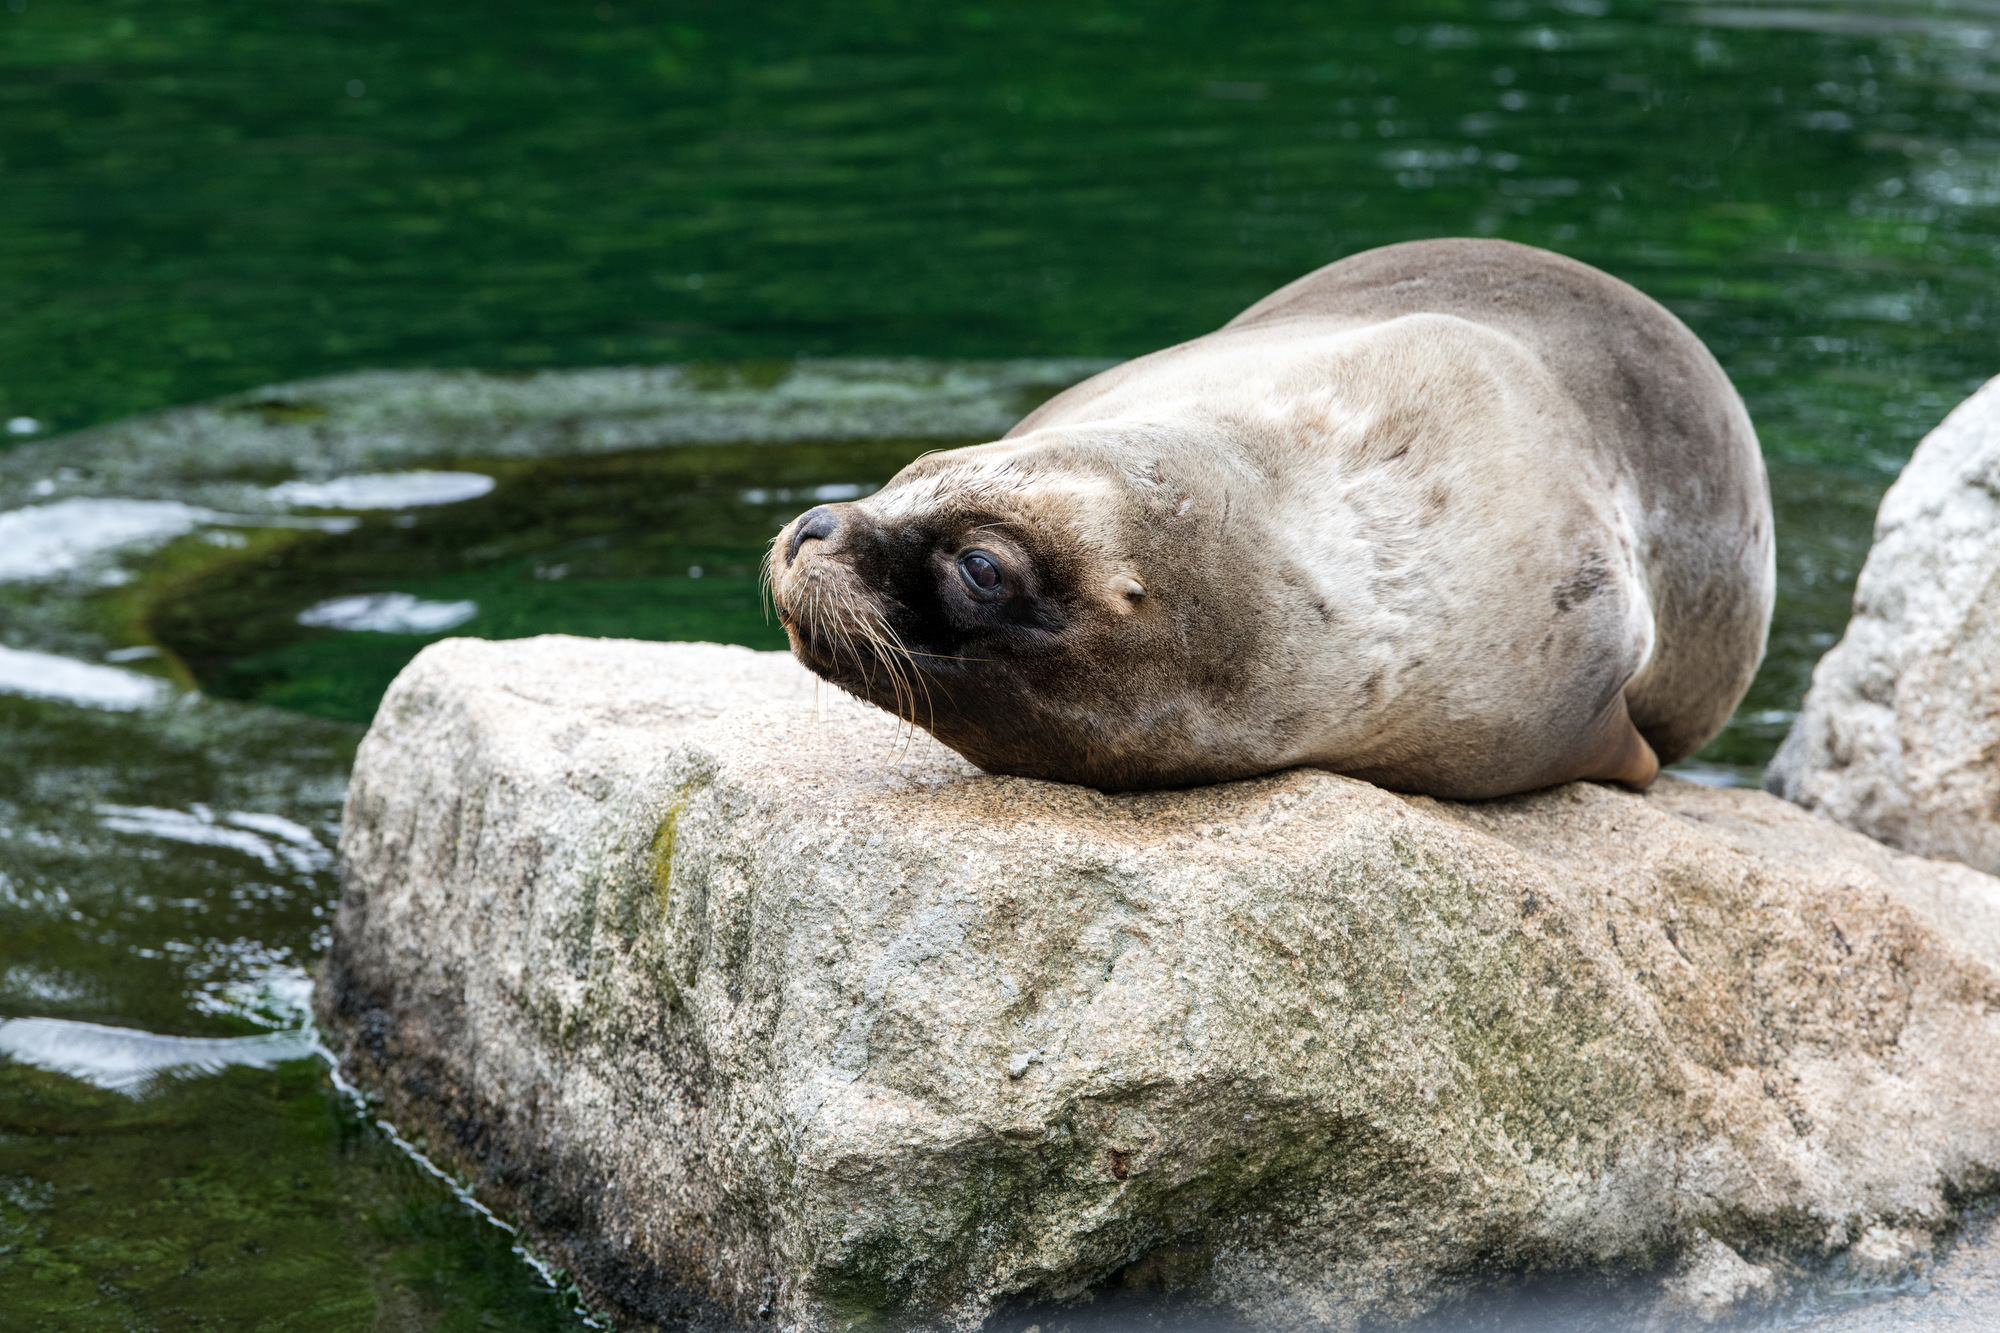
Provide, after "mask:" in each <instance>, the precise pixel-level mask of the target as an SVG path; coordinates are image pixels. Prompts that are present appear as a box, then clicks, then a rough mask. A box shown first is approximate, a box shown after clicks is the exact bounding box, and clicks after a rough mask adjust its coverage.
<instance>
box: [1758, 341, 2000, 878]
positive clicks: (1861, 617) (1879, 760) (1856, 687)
mask: <svg viewBox="0 0 2000 1333" xmlns="http://www.w3.org/2000/svg"><path fill="white" fill-rule="evenodd" d="M1765 785H1766V786H1767V787H1769V788H1770V790H1772V791H1774V792H1776V793H1778V794H1779V795H1781V796H1783V797H1785V798H1786V799H1787V800H1791V801H1796V802H1797V803H1799V804H1800V805H1802V806H1804V807H1806V808H1807V809H1808V810H1813V811H1816V812H1818V813H1819V814H1823V815H1825V816H1827V817H1828V818H1830V819H1833V820H1836V821H1838V822H1839V823H1842V824H1845V825H1847V826H1848V827H1849V828H1853V829H1859V830H1860V831H1861V832H1863V833H1866V834H1868V835H1870V836H1871V837H1875V838H1879V839H1881V840H1882V841H1884V842H1887V843H1889V844H1891V845H1893V846H1896V847H1900V848H1902V849H1904V850H1906V851H1911V852H1916V853H1919V854H1921V855H1924V856H1938V857H1950V858H1952V859H1954V860H1958V861H1963V862H1965V863H1966V864H1967V865H1970V866H1975V867H1977V868H1979V869H1981V870H1986V871H2000V380H1994V381H1991V382H1989V383H1988V384H1987V385H1986V387H1985V388H1983V389H1981V390H1980V391H1979V392H1978V393H1976V394H1974V395H1973V396H1972V397H1971V398H1969V399H1967V400H1966V401H1965V402H1963V403H1961V404H1960V405H1959V406H1958V408H1957V409H1956V410H1955V411H1953V412H1952V414H1951V415H1950V416H1948V417H1946V418H1945V420H1944V422H1943V424H1941V425H1940V426H1938V428H1937V429H1936V430H1934V431H1932V432H1931V433H1930V434H1929V435H1927V436H1925V437H1924V441H1923V443H1922V444H1920V445H1918V446H1917V451H1916V453H1915V454H1914V455H1912V456H1911V458H1910V462H1909V465H1908V466H1907V467H1906V468H1904V469H1903V475H1902V476H1901V477H1900V478H1898V479H1897V481H1896V484H1895V485H1894V486H1892V487H1890V488H1889V493H1888V494H1887V495H1886V496H1884V497H1883V499H1882V508H1881V510H1880V512H1879V513H1878V515H1877V516H1876V520H1875V544H1874V546H1873V547H1872V548H1871V549H1870V551H1869V553H1868V563H1867V564H1866V565H1865V566H1864V567H1863V568H1862V571H1861V579H1860V582H1859V583H1858V584H1857V585H1856V587H1855V593H1854V619H1853V621H1852V622H1850V623H1849V625H1848V627H1847V633H1846V635H1845V637H1843V638H1842V639H1841V641H1840V643H1839V644H1838V645H1836V646H1835V647H1834V648H1833V650H1832V651H1831V652H1829V653H1827V655H1826V656H1825V657H1824V658H1822V659H1821V660H1820V663H1819V665H1818V667H1816V668H1815V669H1814V671H1813V683H1812V689H1811V691H1810V692H1808V694H1807V695H1806V700H1805V704H1804V707H1803V709H1802V710H1801V712H1800V715H1799V719H1798V722H1797V723H1796V724H1795V725H1794V726H1793V728H1792V731H1791V734H1790V735H1789V736H1787V737H1786V739H1785V743H1784V746H1783V747H1782V748H1781V749H1780V750H1779V752H1778V755H1777V757H1776V758H1775V759H1774V760H1773V761H1772V763H1771V767H1770V770H1769V772H1768V774H1767V776H1766V779H1765Z"/></svg>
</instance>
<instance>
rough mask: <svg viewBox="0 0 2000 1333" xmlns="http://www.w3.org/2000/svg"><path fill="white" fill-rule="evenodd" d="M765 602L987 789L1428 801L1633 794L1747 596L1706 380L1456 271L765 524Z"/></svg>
mask: <svg viewBox="0 0 2000 1333" xmlns="http://www.w3.org/2000/svg"><path fill="white" fill-rule="evenodd" d="M771 575H772V589H773V597H774V600H775V602H776V604H777V606H778V609H779V614H780V617H781V620H782V622H783V624H784V626H785V628H786V631H787V633H788V635H789V636H790V637H791V640H792V644H793V648H794V651H795V652H796V653H797V654H798V655H799V657H800V659H801V660H802V661H804V662H805V663H806V664H807V665H808V666H810V667H811V668H812V669H813V670H815V671H817V672H819V673H820V674H821V675H822V676H824V677H826V678H827V679H829V680H831V681H833V682H835V683H836V684H838V685H840V686H841V687H843V688H845V689H848V690H851V691H853V692H854V693H856V694H859V695H861V696H862V697H864V698H868V699H870V700H872V701H874V702H876V703H878V704H881V705H882V706H883V707H885V708H890V709H892V710H894V711H896V712H897V713H899V714H900V715H901V716H904V717H906V718H908V719H910V720H911V721H913V722H915V723H917V724H918V725H921V726H924V727H926V728H928V729H929V730H931V731H932V732H933V733H934V734H936V735H937V736H938V738H939V739H940V740H942V741H944V742H945V743H946V744H947V745H950V746H952V747H953V748H955V749H957V750H959V751H960V752H961V753H963V754H965V755H966V756H967V757H968V758H970V759H971V760H973V762H975V763H977V764H979V765H980V766H982V767H984V768H987V769H989V770H990V771H994V772H1002V773H1013V774H1019V775H1023V776H1030V777H1040V778H1050V779H1057V780H1063V781H1073V782H1083V783H1088V784H1090V785H1094V786H1098V787H1103V788H1109V789H1120V788H1133V787H1156V786H1174V785H1187V784H1192V783H1197V782H1207V781H1218V780H1222V779H1225V778H1232V777H1240V776H1246V775H1249V774H1254V773H1261V772H1267V771H1270V770H1273V769H1277V768H1283V767H1286V766H1289V765H1294V764H1302V763H1306V764H1317V765H1321V766H1324V767H1328V768H1332V769H1335V770H1336V771H1340V772H1345V773H1350V774H1354V775H1356V776H1360V777H1364V778H1367V779H1369V780H1371V781H1375V782H1379V783H1382V784H1383V785H1386V786H1391V787H1395V788H1399V789H1402V790H1410V791H1422V792H1428V793H1431V794H1433V795H1440V796H1454V797H1480V796H1493V795H1499V794H1503V793H1506V792H1510V791H1521V790H1527V789H1530V788H1533V787H1539V786H1545V785H1548V784H1550V783H1554V782H1560V781H1566V780H1570V779H1573V778H1580V777H1598V778H1607V779H1613V780H1618V781H1625V782H1630V783H1633V784H1635V785H1643V784H1644V783H1645V782H1647V781H1650V779H1651V776H1652V773H1653V772H1654V771H1655V770H1656V768H1657V763H1658V762H1660V761H1665V762H1671V761H1672V760H1673V759H1676V758H1679V757H1681V756H1684V755H1686V754H1688V753H1691V752H1692V750H1693V749H1695V748H1697V747H1698V746H1699V745H1700V744H1702V743H1703V742H1705V741H1706V740H1707V738H1708V737H1709V736H1711V735H1713V734H1714V732H1715V731H1716V730H1717V729H1719V728H1720V726H1721V724H1722V722H1723V721H1724V720H1725V719H1726V718H1727V716H1728V714H1729V712H1730V710H1731V709H1732V708H1733V707H1734V705H1735V703H1736V701H1737V699H1739V698H1740V697H1741V695H1742V693H1743V691H1744V689H1745V688H1747V686H1748V684H1749V680H1750V676H1751V674H1752V673H1753V672H1754V670H1755V668H1756V664H1757V661H1758V659H1759V658H1760V656H1761V654H1762V650H1763V642H1764V633H1765V626H1766V625H1767V623H1768V618H1769V612H1770V604H1771V596H1772V585H1773V582H1774V578H1773V568H1772V552H1771V542H1770V515H1769V500H1768V496H1767V494H1766V490H1765V483H1764V476H1763V467H1762V463H1761V460H1760V458H1759V457H1758V454H1757V448H1756V439H1755V436H1754V434H1753V433H1752V431H1751V429H1750V423H1749V419H1748V417H1747V415H1746V414H1745V413H1744V412H1743V409H1742V404H1741V402H1740V401H1739V400H1738V399H1737V397H1736V395H1735V392H1734V390H1733V389H1732V388H1731V387H1730V385H1729V383H1728V380H1727V379H1726V378H1725V377H1724V376H1723V374H1722V372H1721V370H1720V368H1719V367H1717V366H1716V365H1715V363H1714V360H1713V358H1712V357H1710V356H1709V355H1708V353H1707V351H1706V350H1705V349H1704V348H1702V346H1701V345H1700V343H1699V342H1698V341H1696V340H1695V338H1694V337H1693V335H1692V334H1690V333H1689V332H1688V331H1687V330H1686V329H1685V328H1684V327H1683V326H1681V325H1680V323H1679V322H1678V321H1677V320H1675V319H1674V318H1673V316H1672V315H1670V314H1668V313H1667V312H1666V311H1665V310H1664V309H1662V308H1660V307H1659V306H1658V305H1657V304H1655V303H1653V302H1652V301H1650V300H1648V299H1647V298H1646V297H1644V296H1642V295H1641V294H1639V293H1638V292H1636V291H1635V290H1633V289H1632V288H1630V287H1627V286H1625V285H1624V284H1622V283H1619V282H1617V281H1616V280H1615V279H1612V278H1610V277H1608V276H1606V275H1604V274H1602V273H1599V272H1597V271H1596V270H1594V269H1590V268H1587V267H1586V266H1584V265H1580V264H1576V263H1575V262H1573V261H1570V260H1566V259H1562V258H1561V257H1559V256H1555V255H1550V254H1547V253H1545V252H1542V251H1536V250H1531V249H1529V248H1527V247H1524V246H1515V245H1511V244H1507V243H1503V242H1488V241H1439V242H1421V243H1416V244H1412V245H1405V246H1393V247H1389V248H1388V249H1386V250H1381V251H1372V252H1369V253H1367V254H1364V255H1357V256H1355V257H1354V258H1352V259H1349V260H1344V261H1342V262H1341V263H1339V264H1335V265H1331V266H1329V267H1328V268H1325V269H1322V270H1320V271H1319V272H1317V273H1315V274H1312V275H1309V276H1308V277H1306V278H1304V279H1301V280H1300V281H1299V282H1297V283H1294V284H1292V285H1291V286H1290V287H1287V288H1285V289H1283V290H1282V291H1280V292H1278V293H1276V294H1274V295H1273V296H1272V297H1270V298H1267V299H1266V300H1265V301H1263V302H1259V303H1258V304H1257V305H1256V306H1253V307H1252V308H1251V309H1250V310H1249V311H1246V312H1245V314H1244V315H1242V316H1239V317H1238V318H1237V319H1236V320H1234V321H1232V322H1231V323H1230V324H1229V325H1227V326H1225V327H1224V328H1223V329H1220V330H1218V331H1217V332H1215V333H1213V334H1210V335H1208V336H1207V337H1205V338H1199V339H1196V340H1194V341H1193V342H1190V343H1183V344H1181V345H1179V346H1177V347H1172V348H1168V349H1166V350H1165V351H1162V352H1158V353H1154V354H1153V355H1151V356H1148V357H1141V358H1139V359H1138V360H1136V361H1133V362H1129V363H1127V364H1125V365H1123V366H1120V367H1117V368H1115V369H1113V370H1111V371H1108V372H1106V373H1105V374H1103V375H1100V376H1097V377H1095V378H1094V379H1092V380H1088V381H1085V382H1084V383H1083V384H1080V385H1078V386H1076V387H1075V388H1073V389H1071V390H1069V391H1067V392H1066V393H1064V394H1061V395H1058V396H1057V397H1056V398H1055V399H1053V400H1051V401H1050V402H1049V403H1047V404H1045V405H1044V406H1043V407H1041V408H1040V409H1038V410H1037V411H1036V412H1034V413H1033V414H1031V415H1030V416H1029V417H1028V418H1027V419H1026V420H1025V421H1023V422H1022V423H1021V424H1020V425H1019V426H1017V427H1016V428H1015V430H1014V431H1013V432H1012V433H1010V435H1009V436H1008V437H1007V438H1006V439H1004V440H1001V441H998V442H995V443H993V444H988V445H979V446H974V447H971V448H965V449H955V450H950V451H946V452H942V453H937V454H932V455H928V456H926V457H924V458H921V459H919V460H917V461H916V462H914V463H912V464H911V465H910V466H909V467H907V468H905V469H904V470H903V471H902V472H901V473H899V474H898V475H897V476H896V478H894V479H893V480H892V481H891V482H890V483H889V485H887V486H885V487H884V488H883V489H882V490H881V491H879V492H877V493H876V494H875V495H873V496H870V497H868V498H867V499H865V500H861V501H856V502H853V503H851V504H842V505H829V506H821V507H819V508H816V509H814V510H812V511H810V512H809V513H808V514H806V515H802V516H801V517H800V518H799V519H797V520H795V521H794V522H793V524H791V525H788V527H787V529H786V531H785V532H782V533H780V534H779V537H778V540H777V542H776V543H774V545H773V548H772V557H771Z"/></svg>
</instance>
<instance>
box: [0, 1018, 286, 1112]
mask: <svg viewBox="0 0 2000 1333" xmlns="http://www.w3.org/2000/svg"><path fill="white" fill-rule="evenodd" d="M314 1053H315V1047H314V1043H313V1040H312V1038H311V1037H310V1036H308V1035H307V1034H305V1033H304V1032H300V1031H297V1030H293V1031H290V1032H271V1033H266V1034H265V1035H263V1036H259V1037H161V1036H156V1035H155V1034H153V1033H150V1032H134V1031H132V1030H131V1029H130V1028H113V1027H105V1026H104V1025H103V1024H101V1023H76V1022H70V1021H67V1020H65V1019H60V1018H13V1019H7V1020H4V1021H0V1055H5V1056H7V1057H9V1058H10V1059H13V1060H17V1061H19V1062H20V1063H22V1064H24V1065H33V1066H34V1067H35V1068H37V1069H46V1070H49V1071H51V1072H53V1073H57V1074H67V1075H69V1076H70V1077H71V1078H76V1079H82V1080H83V1081H84V1082H86V1083H91V1084H94V1085H96V1086H97V1087H100V1088H106V1089H109V1090H110V1091H112V1092H122V1093H126V1094H128V1095H131V1096H137V1095H139V1093H140V1092H141V1091H143V1090H144V1089H145V1088H146V1086H147V1085H149V1084H151V1083H153V1082H154V1081H155V1080H157V1079H159V1078H160V1077H161V1076H162V1075H165V1074H214V1073H219V1072H221V1071H222V1070H224V1069H228V1068H230V1067H231V1066H233V1065H243V1066H247V1067H249V1068H251V1069H270V1068H272V1067H273V1066H275V1065H281V1064H284V1063H285V1062H286V1061H288V1060H305V1059H309V1058H311V1057H312V1056H313V1054H314Z"/></svg>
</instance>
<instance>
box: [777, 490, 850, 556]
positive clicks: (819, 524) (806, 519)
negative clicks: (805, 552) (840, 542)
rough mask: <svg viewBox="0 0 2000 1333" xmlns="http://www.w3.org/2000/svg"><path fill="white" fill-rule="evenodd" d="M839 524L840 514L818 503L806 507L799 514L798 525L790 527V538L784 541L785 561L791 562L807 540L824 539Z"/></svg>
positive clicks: (832, 532) (830, 534)
mask: <svg viewBox="0 0 2000 1333" xmlns="http://www.w3.org/2000/svg"><path fill="white" fill-rule="evenodd" d="M839 526H840V515H838V514H836V513H834V512H833V511H832V510H831V509H828V508H827V507H826V506H825V505H820V506H818V507H817V508H815V509H808V510H806V512H805V513H803V514H801V515H800V516H799V522H798V526H797V527H794V528H793V529H792V539H791V540H790V541H788V542H786V543H785V563H786V564H788V565H789V564H791V563H792V561H793V560H794V559H795V558H797V556H798V553H799V548H800V547H801V546H804V545H805V544H806V543H807V542H808V541H811V540H814V539H817V540H819V541H825V540H826V539H827V538H828V537H831V536H832V535H833V534H834V530H835V529H837V528H838V527H839Z"/></svg>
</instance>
